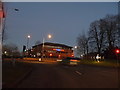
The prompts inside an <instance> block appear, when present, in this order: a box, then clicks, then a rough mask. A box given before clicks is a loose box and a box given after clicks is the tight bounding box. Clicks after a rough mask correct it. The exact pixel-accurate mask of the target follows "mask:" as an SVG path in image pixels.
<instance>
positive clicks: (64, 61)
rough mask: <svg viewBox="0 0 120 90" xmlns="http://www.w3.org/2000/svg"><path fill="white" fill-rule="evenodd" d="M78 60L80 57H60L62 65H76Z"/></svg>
mask: <svg viewBox="0 0 120 90" xmlns="http://www.w3.org/2000/svg"><path fill="white" fill-rule="evenodd" d="M79 62H80V58H73V57H67V58H65V59H62V60H61V62H60V64H63V65H78V63H79Z"/></svg>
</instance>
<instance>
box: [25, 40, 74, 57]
mask: <svg viewBox="0 0 120 90" xmlns="http://www.w3.org/2000/svg"><path fill="white" fill-rule="evenodd" d="M72 48H73V47H71V46H67V45H64V44H58V43H49V42H45V43H44V45H43V43H41V44H39V45H35V46H33V47H32V49H30V50H28V52H25V55H26V56H29V57H42V56H43V57H44V58H65V57H73V56H74V55H73V50H72Z"/></svg>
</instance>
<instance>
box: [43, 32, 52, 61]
mask: <svg viewBox="0 0 120 90" xmlns="http://www.w3.org/2000/svg"><path fill="white" fill-rule="evenodd" d="M48 38H49V39H50V38H52V35H51V34H48ZM44 43H45V38H44V37H43V45H42V57H41V59H43V56H44Z"/></svg>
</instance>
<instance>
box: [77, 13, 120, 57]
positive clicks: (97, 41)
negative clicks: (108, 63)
mask: <svg viewBox="0 0 120 90" xmlns="http://www.w3.org/2000/svg"><path fill="white" fill-rule="evenodd" d="M77 44H78V46H79V47H81V48H79V50H78V52H79V54H80V53H81V54H84V55H88V54H89V53H95V52H96V53H97V54H99V55H104V57H105V58H107V59H115V58H116V55H115V49H116V48H120V16H118V15H107V16H106V17H104V18H102V19H99V20H96V21H93V22H92V23H91V24H90V27H89V30H88V35H79V36H78V37H77Z"/></svg>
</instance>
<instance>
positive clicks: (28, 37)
mask: <svg viewBox="0 0 120 90" xmlns="http://www.w3.org/2000/svg"><path fill="white" fill-rule="evenodd" d="M30 38H31V36H30V35H28V36H27V50H28V48H29V47H28V45H29V39H30Z"/></svg>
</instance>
